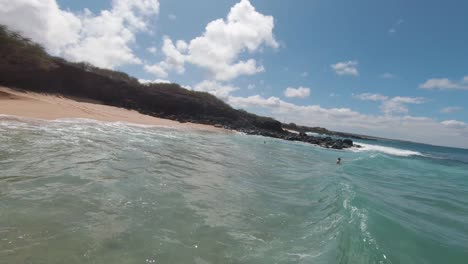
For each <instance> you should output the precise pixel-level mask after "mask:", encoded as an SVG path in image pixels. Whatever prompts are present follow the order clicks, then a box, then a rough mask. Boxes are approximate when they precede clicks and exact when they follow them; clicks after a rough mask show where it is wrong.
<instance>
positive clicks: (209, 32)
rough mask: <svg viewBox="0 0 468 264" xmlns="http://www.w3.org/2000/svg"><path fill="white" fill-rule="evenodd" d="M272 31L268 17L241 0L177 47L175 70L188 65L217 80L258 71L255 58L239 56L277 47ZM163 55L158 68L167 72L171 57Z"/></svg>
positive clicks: (271, 20) (262, 69) (271, 24)
mask: <svg viewBox="0 0 468 264" xmlns="http://www.w3.org/2000/svg"><path fill="white" fill-rule="evenodd" d="M273 28H274V20H273V17H272V16H265V15H263V14H260V13H258V12H257V11H256V10H255V8H254V7H253V6H252V4H251V3H250V1H249V0H241V1H240V2H239V3H237V4H236V5H234V6H233V7H232V8H231V10H230V12H229V14H228V16H227V18H226V19H217V20H214V21H212V22H210V23H208V25H207V26H206V28H205V32H203V34H202V35H201V36H199V37H196V38H194V39H192V40H191V41H190V42H189V43H185V42H180V43H181V45H177V50H178V52H179V53H180V54H176V56H177V58H180V60H177V67H175V69H176V70H177V69H181V68H183V66H184V63H191V64H193V65H196V66H198V67H201V68H203V69H206V70H208V71H209V72H210V73H211V75H212V78H213V79H215V80H218V81H228V80H232V79H235V78H237V77H238V76H241V75H253V74H256V73H259V72H262V71H264V68H263V66H261V65H258V64H257V61H256V60H255V59H246V60H240V59H239V56H241V55H242V54H251V53H254V52H257V51H260V50H261V49H262V47H264V46H268V47H272V48H278V47H279V45H278V43H277V42H276V40H275V37H274V35H273ZM177 43H179V42H177ZM184 43H185V44H184ZM172 55H174V54H172ZM166 56H167V58H166V60H165V61H163V62H160V63H159V66H160V67H161V68H162V69H163V70H164V71H165V72H166V73H167V72H168V71H171V70H173V69H174V67H172V63H170V62H168V60H171V59H172V58H171V55H170V54H166Z"/></svg>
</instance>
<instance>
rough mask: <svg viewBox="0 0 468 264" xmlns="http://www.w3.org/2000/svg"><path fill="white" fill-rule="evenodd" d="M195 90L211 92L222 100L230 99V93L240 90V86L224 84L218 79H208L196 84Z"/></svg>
mask: <svg viewBox="0 0 468 264" xmlns="http://www.w3.org/2000/svg"><path fill="white" fill-rule="evenodd" d="M194 90H195V91H200V92H207V93H210V94H212V95H214V96H216V97H218V98H220V99H221V100H224V101H226V100H228V98H229V95H230V94H231V93H232V92H234V91H237V90H239V88H238V87H234V86H231V85H224V84H221V83H219V82H216V81H208V80H205V81H203V82H201V83H199V84H197V85H195V88H194Z"/></svg>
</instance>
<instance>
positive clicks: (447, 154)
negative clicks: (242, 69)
mask: <svg viewBox="0 0 468 264" xmlns="http://www.w3.org/2000/svg"><path fill="white" fill-rule="evenodd" d="M264 141H266V144H265V143H264ZM360 143H361V144H362V145H363V146H364V148H363V149H359V150H358V149H354V150H348V151H335V150H326V149H321V148H318V147H315V146H312V145H308V144H304V143H299V142H287V141H282V140H276V139H271V138H263V137H258V136H247V135H242V134H238V133H230V134H220V133H212V132H201V131H192V130H184V129H171V128H165V127H148V126H137V125H130V124H124V123H99V122H95V121H90V120H77V119H75V120H59V121H53V122H47V121H38V120H23V119H17V118H13V117H6V116H3V117H0V263H6V264H9V263H12V264H16V263H40V264H42V263H47V264H54V263H57V264H58V263H60V264H62V263H68V264H71V263H96V264H97V263H100V264H107V263H141V264H144V263H196V264H206V263H268V264H271V263H362V264H364V263H405V264H408V263H438V264H439V263H450V264H457V263H460V264H461V263H463V264H464V263H468V262H467V261H468V150H461V149H451V148H442V147H434V146H428V145H421V144H415V143H406V142H396V141H368V142H364V141H362V142H360ZM337 157H341V158H342V159H343V164H342V165H341V166H338V165H336V164H335V160H336V158H337Z"/></svg>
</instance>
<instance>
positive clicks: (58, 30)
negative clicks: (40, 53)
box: [0, 0, 159, 68]
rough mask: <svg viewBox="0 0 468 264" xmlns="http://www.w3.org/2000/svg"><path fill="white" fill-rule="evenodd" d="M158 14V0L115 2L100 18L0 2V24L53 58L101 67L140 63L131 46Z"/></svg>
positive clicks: (24, 1) (51, 6)
mask: <svg viewBox="0 0 468 264" xmlns="http://www.w3.org/2000/svg"><path fill="white" fill-rule="evenodd" d="M158 13H159V1H158V0H135V1H130V0H115V1H113V2H112V7H111V8H110V9H109V10H102V11H101V12H100V13H99V14H93V13H92V12H91V11H89V10H88V9H85V10H84V11H83V12H80V13H73V12H71V11H67V10H62V9H61V8H60V7H59V5H58V4H57V2H56V0H41V1H38V0H15V1H9V0H0V23H1V24H5V25H6V26H8V27H9V28H10V29H12V30H15V31H19V32H20V33H21V34H23V35H24V36H26V37H29V38H31V39H32V40H34V41H36V42H38V43H39V44H41V45H43V46H44V47H45V48H46V50H47V51H48V52H50V53H51V54H53V55H56V56H62V57H64V58H66V59H69V60H72V61H87V62H90V63H92V64H94V65H96V66H98V67H104V68H115V67H118V66H121V65H125V64H139V63H141V60H140V59H139V58H138V57H137V56H136V55H135V54H134V53H133V50H132V48H131V45H132V44H133V43H134V42H135V38H136V34H137V33H138V32H142V31H146V30H147V29H148V25H149V21H150V19H151V18H152V17H153V16H154V15H157V14H158Z"/></svg>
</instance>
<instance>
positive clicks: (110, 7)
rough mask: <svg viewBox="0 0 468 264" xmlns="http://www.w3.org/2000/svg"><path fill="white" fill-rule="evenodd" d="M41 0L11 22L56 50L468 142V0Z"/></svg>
mask: <svg viewBox="0 0 468 264" xmlns="http://www.w3.org/2000/svg"><path fill="white" fill-rule="evenodd" d="M41 1H42V4H37V3H35V2H36V1H32V0H21V1H17V3H15V4H16V6H15V4H11V3H10V4H8V3H9V1H6V0H0V6H2V2H5V3H4V5H5V6H7V5H8V8H0V9H3V11H0V13H1V14H0V15H2V16H1V17H3V18H0V23H3V24H7V25H8V26H9V27H11V28H12V29H15V30H19V31H21V32H22V33H23V34H25V35H28V36H30V37H32V38H33V39H34V40H36V41H38V42H39V43H41V44H43V45H44V46H45V47H46V48H47V50H48V51H49V52H51V53H53V54H54V55H58V56H62V57H65V58H67V59H70V60H75V61H79V60H87V61H90V62H92V63H94V64H96V65H98V66H101V67H107V68H113V69H117V70H121V71H125V72H127V73H129V74H131V75H133V76H135V77H137V78H139V79H141V80H142V81H143V80H146V81H155V80H157V81H171V82H176V83H179V84H181V85H182V86H184V87H187V88H188V89H194V90H201V91H207V92H211V93H213V94H215V95H217V96H218V97H220V98H221V99H223V100H225V101H226V102H228V103H230V104H231V105H233V106H234V107H236V108H244V109H247V110H250V111H254V112H257V113H260V114H265V115H269V116H273V117H275V118H277V119H279V120H280V121H285V122H296V123H299V124H305V125H311V126H323V127H327V128H330V129H336V130H341V131H349V132H357V133H364V134H372V135H376V136H384V137H392V138H400V139H409V140H413V141H418V142H426V143H433V144H441V145H450V146H461V145H462V146H464V147H468V124H467V123H468V115H467V109H466V108H467V106H466V103H465V102H466V101H467V99H468V31H467V30H466V26H467V25H468V16H467V15H466V10H468V2H464V1H455V0H452V1H443V2H441V1H419V0H418V1H402V0H401V1H382V0H380V1H375V0H362V1H345V0H341V1H338V0H315V1H310V0H295V1H288V2H286V1H279V0H275V1H273V0H271V1H259V0H250V1H248V0H242V1H241V0H239V1H220V0H216V1H215V0H200V1H181V0H159V1H158V0H136V1H129V0H115V1H110V0H108V1H89V0H86V1H85V0H83V1H72V0H57V1H56V0H41ZM41 1H39V2H41ZM31 10H36V11H38V10H39V11H41V12H33V11H31ZM2 12H3V13H2ZM28 12H30V14H29V15H28ZM38 13H40V14H39V15H38ZM18 14H22V15H23V16H22V17H25V16H24V15H27V17H32V18H31V19H30V20H28V19H26V21H24V20H22V21H19V19H15V17H17V16H18ZM229 16H231V17H233V19H232V20H229V18H228V17H229ZM117 18H119V19H117ZM41 23H43V25H41ZM41 31H42V34H39V33H41ZM109 32H110V33H109ZM48 35H50V36H48ZM57 39H60V40H62V41H61V42H60V41H59V42H60V43H57ZM54 41H55V42H54ZM178 41H179V42H180V43H179V42H178ZM62 42H63V43H62ZM179 44H180V45H179ZM206 47H208V48H206ZM99 49H102V51H99ZM213 50H215V51H216V54H215V55H213V53H212V51H213ZM288 88H289V89H288ZM287 91H288V92H287ZM460 142H463V143H460Z"/></svg>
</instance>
